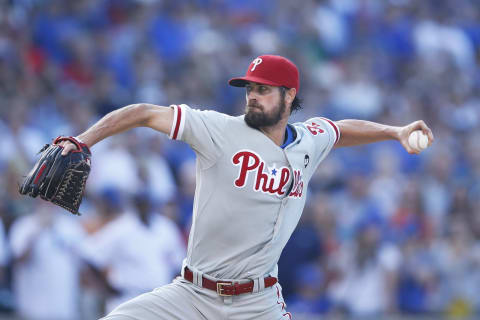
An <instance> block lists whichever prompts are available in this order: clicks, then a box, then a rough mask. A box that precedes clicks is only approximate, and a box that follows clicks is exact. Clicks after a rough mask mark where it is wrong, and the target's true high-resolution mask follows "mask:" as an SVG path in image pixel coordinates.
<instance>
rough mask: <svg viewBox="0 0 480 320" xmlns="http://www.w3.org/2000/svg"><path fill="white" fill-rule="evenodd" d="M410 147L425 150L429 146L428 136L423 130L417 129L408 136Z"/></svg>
mask: <svg viewBox="0 0 480 320" xmlns="http://www.w3.org/2000/svg"><path fill="white" fill-rule="evenodd" d="M408 144H409V145H410V147H412V148H414V149H417V150H424V149H426V148H427V147H428V137H427V135H426V134H425V133H423V132H422V131H421V130H415V131H413V132H412V133H410V136H409V137H408Z"/></svg>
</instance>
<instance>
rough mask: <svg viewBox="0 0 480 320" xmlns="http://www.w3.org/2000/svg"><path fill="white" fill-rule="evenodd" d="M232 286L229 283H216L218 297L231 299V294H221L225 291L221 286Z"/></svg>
mask: <svg viewBox="0 0 480 320" xmlns="http://www.w3.org/2000/svg"><path fill="white" fill-rule="evenodd" d="M231 285H232V284H231V283H229V282H217V293H218V295H219V296H222V297H231V296H233V294H226V293H223V292H224V291H225V289H224V288H223V286H231Z"/></svg>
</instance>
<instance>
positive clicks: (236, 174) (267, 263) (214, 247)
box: [170, 104, 340, 279]
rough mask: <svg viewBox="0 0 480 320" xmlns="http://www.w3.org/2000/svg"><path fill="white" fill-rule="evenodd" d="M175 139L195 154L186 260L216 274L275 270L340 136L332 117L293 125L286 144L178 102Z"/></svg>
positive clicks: (240, 121)
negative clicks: (291, 136) (311, 186)
mask: <svg viewBox="0 0 480 320" xmlns="http://www.w3.org/2000/svg"><path fill="white" fill-rule="evenodd" d="M172 107H173V108H174V123H173V126H172V130H171V132H170V138H171V139H174V140H182V141H184V142H186V143H188V144H189V145H190V146H191V147H192V148H193V150H194V151H195V153H196V155H197V168H196V182H197V186H196V191H195V200H194V208H193V222H192V227H191V231H190V237H189V241H188V252H187V258H186V259H185V262H184V264H185V265H187V266H188V267H189V268H190V269H192V270H199V271H200V272H201V273H205V274H208V275H210V276H212V277H215V278H218V279H254V278H259V277H263V276H264V275H267V274H270V275H272V276H277V267H276V265H277V262H278V259H279V258H280V254H281V252H282V250H283V248H284V247H285V244H286V243H287V241H288V239H289V238H290V236H291V234H292V232H293V230H294V229H295V227H296V225H297V223H298V221H299V219H300V216H301V214H302V211H303V208H304V206H305V200H306V190H307V185H308V182H309V180H310V178H311V177H312V175H313V173H314V172H315V169H316V168H317V166H318V165H319V163H320V162H321V161H322V160H323V159H325V157H326V156H327V155H328V153H329V152H330V150H331V149H332V147H333V146H334V145H335V143H336V142H337V141H338V139H339V138H340V131H339V129H338V127H337V126H336V125H335V123H334V122H332V121H330V120H328V119H325V118H320V117H319V118H312V119H309V120H307V121H305V122H302V123H294V124H293V125H292V127H293V129H294V131H295V133H296V137H295V140H294V141H293V142H292V143H291V144H289V145H288V146H287V147H285V148H284V149H282V148H281V147H279V146H277V145H276V144H275V143H274V142H273V141H272V140H270V139H269V138H268V137H267V136H266V135H265V134H263V133H262V132H261V131H259V130H256V129H252V128H250V127H249V126H247V124H246V123H245V121H244V116H238V117H232V116H229V115H226V114H223V113H219V112H215V111H200V110H194V109H191V108H190V107H188V106H187V105H184V104H183V105H179V106H172Z"/></svg>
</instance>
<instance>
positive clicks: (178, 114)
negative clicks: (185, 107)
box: [172, 106, 182, 140]
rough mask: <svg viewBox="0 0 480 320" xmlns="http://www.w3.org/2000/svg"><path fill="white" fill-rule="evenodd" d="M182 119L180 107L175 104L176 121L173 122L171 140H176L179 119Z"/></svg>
mask: <svg viewBox="0 0 480 320" xmlns="http://www.w3.org/2000/svg"><path fill="white" fill-rule="evenodd" d="M181 119H182V108H180V106H177V122H176V123H175V130H174V131H173V137H172V139H173V140H177V134H178V130H179V129H180V120H181Z"/></svg>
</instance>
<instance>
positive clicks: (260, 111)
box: [245, 82, 287, 129]
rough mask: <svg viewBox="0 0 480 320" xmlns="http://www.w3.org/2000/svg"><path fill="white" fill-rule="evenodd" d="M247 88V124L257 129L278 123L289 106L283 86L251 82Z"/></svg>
mask: <svg viewBox="0 0 480 320" xmlns="http://www.w3.org/2000/svg"><path fill="white" fill-rule="evenodd" d="M245 88H246V89H247V92H246V100H247V105H246V108H245V122H246V123H247V125H249V126H250V127H252V128H256V129H258V128H261V127H268V126H273V125H276V124H277V123H278V122H279V121H280V119H281V118H282V117H283V115H284V113H285V110H286V108H287V107H286V103H285V93H284V92H283V91H282V90H281V88H280V87H274V86H269V85H264V84H259V83H255V82H249V83H248V84H247V85H246V86H245Z"/></svg>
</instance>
